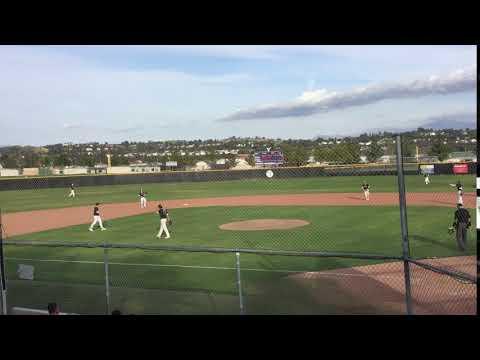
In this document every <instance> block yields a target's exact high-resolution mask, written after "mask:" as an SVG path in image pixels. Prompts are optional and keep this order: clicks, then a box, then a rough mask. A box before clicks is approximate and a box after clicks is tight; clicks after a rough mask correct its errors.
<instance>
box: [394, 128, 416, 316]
mask: <svg viewBox="0 0 480 360" xmlns="http://www.w3.org/2000/svg"><path fill="white" fill-rule="evenodd" d="M395 140H396V148H397V179H398V196H399V202H400V226H401V230H402V253H403V270H404V275H405V302H406V306H407V314H408V315H412V314H413V312H412V296H411V284H410V263H409V259H410V245H409V241H408V225H407V201H406V195H405V178H404V174H403V158H402V137H401V135H396V136H395Z"/></svg>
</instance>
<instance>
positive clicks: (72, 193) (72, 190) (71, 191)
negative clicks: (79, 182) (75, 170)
mask: <svg viewBox="0 0 480 360" xmlns="http://www.w3.org/2000/svg"><path fill="white" fill-rule="evenodd" d="M68 197H73V198H74V197H75V186H74V185H73V184H70V194H68Z"/></svg>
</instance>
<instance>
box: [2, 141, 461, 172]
mask: <svg viewBox="0 0 480 360" xmlns="http://www.w3.org/2000/svg"><path fill="white" fill-rule="evenodd" d="M304 145H305V144H302V143H298V142H294V141H285V142H282V143H279V144H278V143H271V144H269V145H268V146H267V145H266V146H267V147H272V148H278V149H280V150H281V151H282V152H283V154H284V157H285V162H286V165H287V166H304V165H306V164H307V162H308V159H309V157H310V156H313V157H314V159H315V160H316V161H319V162H328V163H337V164H352V163H359V162H360V156H362V155H364V156H366V158H367V161H369V162H376V161H378V160H379V159H380V158H381V157H382V156H383V155H385V154H391V155H394V154H395V144H393V143H388V144H384V145H380V144H378V143H376V142H374V143H372V144H371V145H370V146H368V147H366V148H364V150H362V148H361V146H360V145H359V144H357V143H353V142H352V143H341V144H331V145H321V146H318V145H317V146H315V147H312V148H310V147H307V146H304ZM455 150H456V151H458V150H459V148H458V147H455V146H451V145H448V144H444V143H443V142H441V141H437V142H435V143H434V144H432V146H430V148H429V150H428V155H431V156H437V157H438V158H439V160H440V161H442V160H444V159H446V158H447V157H448V154H449V153H450V152H452V151H455ZM460 150H461V149H460ZM403 153H404V156H407V157H414V156H415V153H416V144H414V143H413V142H409V143H407V144H405V145H404V146H403ZM106 154H107V152H106V151H104V150H102V151H100V152H95V153H93V154H91V155H88V153H87V152H80V153H78V152H75V151H73V150H72V149H71V148H68V147H67V148H64V147H63V146H61V145H59V146H52V148H51V149H49V151H48V153H46V152H42V151H39V150H38V149H36V148H33V147H21V146H14V147H10V148H8V149H5V148H4V149H1V155H0V164H1V165H2V166H3V167H5V168H29V167H49V166H59V167H62V166H72V165H75V166H90V167H92V166H94V165H95V164H99V163H105V162H106ZM219 158H225V159H226V160H227V163H228V166H229V167H231V166H233V165H234V164H235V155H233V154H225V155H218V154H216V153H215V151H214V150H208V151H207V153H206V155H202V156H197V155H183V156H182V155H180V151H173V152H172V155H169V156H153V157H152V156H147V155H136V156H135V157H133V158H127V157H125V156H124V155H123V154H121V153H113V155H112V158H111V161H112V166H121V165H128V164H129V163H130V162H131V161H135V160H137V161H142V162H160V163H165V162H166V161H176V162H177V163H178V165H179V166H192V165H194V164H195V163H196V162H198V161H205V162H209V163H211V162H215V161H216V160H218V159H219ZM247 161H248V163H249V164H250V165H254V163H255V161H254V157H253V151H252V153H250V156H249V158H248V159H247Z"/></svg>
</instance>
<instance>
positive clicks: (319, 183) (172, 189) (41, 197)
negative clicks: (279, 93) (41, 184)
mask: <svg viewBox="0 0 480 360" xmlns="http://www.w3.org/2000/svg"><path fill="white" fill-rule="evenodd" d="M458 179H460V180H461V181H462V183H463V184H464V187H465V191H467V192H470V191H472V192H473V191H475V190H474V189H475V177H474V175H459V176H454V175H436V176H432V177H431V183H430V185H428V186H426V185H425V184H424V182H423V177H422V176H420V175H418V176H414V175H410V176H406V177H405V182H406V190H407V191H408V192H425V191H429V192H448V191H453V189H452V188H451V187H450V186H448V184H449V183H455V182H456V181H457V180H458ZM363 180H367V181H368V182H369V183H370V185H371V191H372V193H374V192H397V191H398V185H397V178H396V177H395V176H370V177H360V176H336V177H317V178H289V179H278V178H272V179H266V178H265V179H245V180H235V181H216V182H185V183H163V184H160V183H158V184H144V185H140V184H138V185H116V186H94V187H79V188H77V195H78V196H77V198H75V199H68V198H67V195H68V193H69V189H67V188H65V189H64V188H55V189H39V190H15V191H0V208H1V210H2V212H4V213H8V212H17V211H28V210H38V209H49V208H63V207H72V206H80V205H91V204H93V203H95V202H97V201H98V202H101V203H115V202H133V201H138V197H137V194H138V191H139V188H140V186H143V189H144V190H145V191H147V192H148V195H147V198H148V199H149V200H160V199H161V200H171V199H189V198H190V199H191V198H206V197H220V196H236V195H258V194H294V193H312V192H324V193H328V192H337V193H338V192H360V185H361V183H362V181H363Z"/></svg>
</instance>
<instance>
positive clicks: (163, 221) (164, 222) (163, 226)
mask: <svg viewBox="0 0 480 360" xmlns="http://www.w3.org/2000/svg"><path fill="white" fill-rule="evenodd" d="M163 231H165V234H166V235H167V236H166V238H167V239H168V238H169V237H170V233H169V232H168V229H167V219H160V230H159V231H158V235H157V237H160V236H162V233H163Z"/></svg>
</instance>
